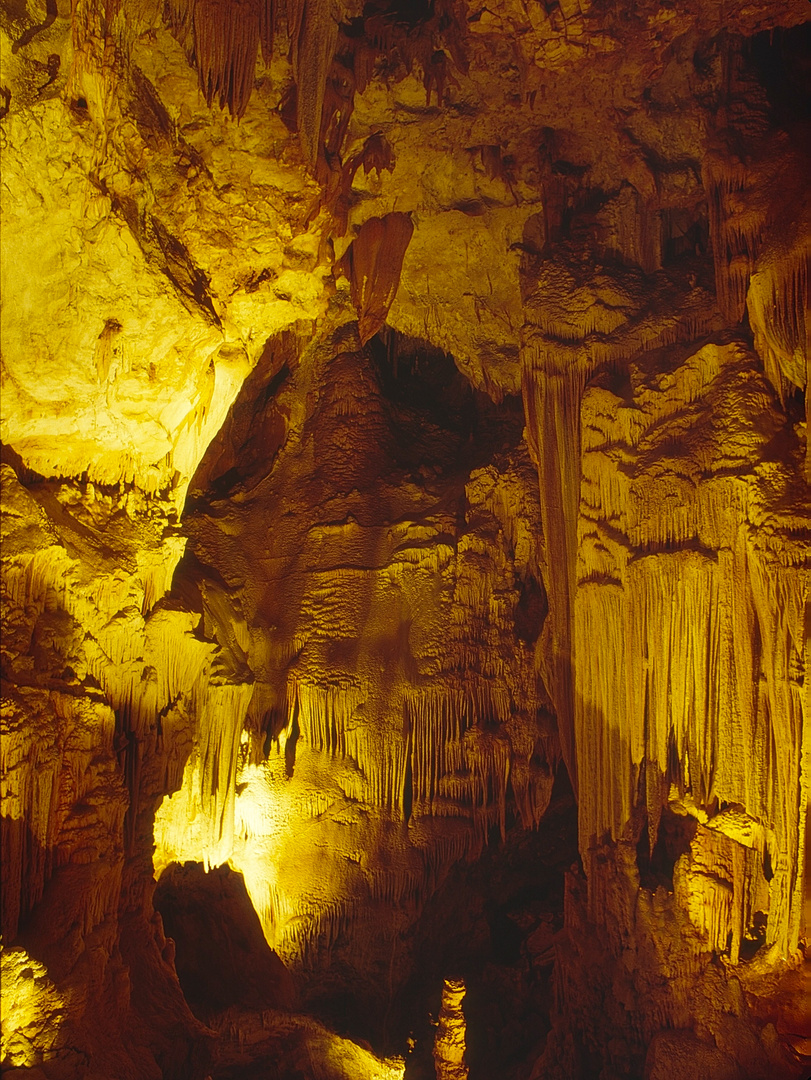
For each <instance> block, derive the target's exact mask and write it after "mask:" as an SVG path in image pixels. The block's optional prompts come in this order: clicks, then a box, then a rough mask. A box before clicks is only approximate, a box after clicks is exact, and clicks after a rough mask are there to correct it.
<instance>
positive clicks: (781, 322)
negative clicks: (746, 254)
mask: <svg viewBox="0 0 811 1080" xmlns="http://www.w3.org/2000/svg"><path fill="white" fill-rule="evenodd" d="M764 261H765V260H764ZM808 264H809V252H808V250H802V249H801V250H800V251H798V252H792V253H791V256H790V257H788V258H780V259H777V258H772V259H769V260H768V261H765V265H762V264H761V263H759V264H758V269H757V271H756V272H755V273H753V274H752V277H751V279H750V286H749V291H748V293H747V296H746V306H747V309H748V312H749V325H750V326H751V328H752V333H753V334H754V338H755V349H756V350H757V353H758V355H759V356H760V358H761V360H762V361H763V366H764V368H765V370H766V374H767V375H768V377H769V379H770V380H771V382H772V384H773V386H774V388H775V389H776V390H777V392H778V394H779V395H780V399H781V401H783V402H785V400H786V398H787V396H788V393H789V390H790V388H791V387H792V386H797V387H800V388H801V389H802V388H805V387H806V385H807V382H808V356H809V354H811V346H810V345H809V325H808V322H809V320H808V312H809V309H811V293H810V292H809V267H808Z"/></svg>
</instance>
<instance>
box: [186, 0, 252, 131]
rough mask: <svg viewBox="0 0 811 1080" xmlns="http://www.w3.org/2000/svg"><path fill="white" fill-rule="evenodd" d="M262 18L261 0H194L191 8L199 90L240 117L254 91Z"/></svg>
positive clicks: (208, 100)
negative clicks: (260, 20) (260, 21)
mask: <svg viewBox="0 0 811 1080" xmlns="http://www.w3.org/2000/svg"><path fill="white" fill-rule="evenodd" d="M259 19H260V0H195V3H194V8H193V11H192V20H193V26H194V53H195V60H196V63H197V70H198V73H199V75H200V89H201V90H202V92H203V96H204V97H205V99H206V103H207V104H208V105H211V104H212V102H213V101H214V100H215V99H216V100H217V102H218V104H219V106H220V108H221V109H224V108H226V106H227V107H228V110H229V112H230V113H231V115H232V116H235V117H237V118H239V117H241V116H242V115H243V114H244V112H245V110H246V108H247V107H248V101H249V100H250V96H251V92H252V90H253V80H254V70H255V68H256V55H257V50H258V47H259Z"/></svg>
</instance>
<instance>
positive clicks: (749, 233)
mask: <svg viewBox="0 0 811 1080" xmlns="http://www.w3.org/2000/svg"><path fill="white" fill-rule="evenodd" d="M703 180H704V188H705V190H706V192H707V203H708V207H709V219H710V240H711V242H712V251H713V258H714V262H715V287H716V292H717V294H718V306H719V307H720V309H721V312H722V313H723V315H724V317H725V318H726V319H727V320H728V321H729V323H730V324H731V325H733V326H735V325H737V324H738V323H739V322H740V321H741V319H742V318H743V314H744V311H745V310H746V293H747V290H748V288H749V278H750V275H751V274H752V271H753V270H754V268H755V262H756V259H757V257H758V254H759V252H760V249H761V246H762V244H763V238H764V234H765V231H766V229H767V227H768V225H769V221H768V220H767V218H766V217H765V215H764V213H763V212H762V210H761V209H760V208H759V207H756V206H752V207H750V206H748V205H747V195H748V193H749V191H750V189H751V188H752V186H753V184H754V177H753V176H752V175H751V174H750V172H749V171H748V170H747V169H746V167H745V166H744V165H741V164H731V163H730V162H728V161H726V160H723V161H713V160H710V159H707V160H706V161H705V163H704V168H703Z"/></svg>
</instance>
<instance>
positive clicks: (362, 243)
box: [340, 212, 414, 345]
mask: <svg viewBox="0 0 811 1080" xmlns="http://www.w3.org/2000/svg"><path fill="white" fill-rule="evenodd" d="M413 232H414V226H413V224H412V222H411V218H410V216H409V215H408V214H402V213H399V212H396V213H392V214H386V216H385V217H383V218H378V217H372V218H368V219H367V220H366V221H365V222H364V223H363V225H362V226H361V229H360V232H359V233H358V235H357V236H356V237H355V239H354V240H353V241H352V243H351V244H350V245H349V247H348V248H347V250H346V253H345V254H344V257H343V259H342V260H341V263H340V270H341V272H342V273H343V274H344V275H345V276H346V277H347V278H348V279H349V283H350V288H351V294H352V303H353V305H354V307H355V310H356V311H357V313H358V332H359V334H360V340H361V343H362V344H364V345H365V344H366V342H367V341H368V340H369V339H370V338H371V337H374V335H375V334H376V333H377V332H378V330H379V329H380V328H381V326H382V325H383V323H384V322H385V321H386V316H387V315H388V313H389V308H390V307H391V305H392V303H393V302H394V297H395V296H396V295H397V289H398V287H399V284H400V273H401V271H402V267H403V259H404V258H405V253H406V250H407V248H408V245H409V243H410V241H411V237H412V235H413Z"/></svg>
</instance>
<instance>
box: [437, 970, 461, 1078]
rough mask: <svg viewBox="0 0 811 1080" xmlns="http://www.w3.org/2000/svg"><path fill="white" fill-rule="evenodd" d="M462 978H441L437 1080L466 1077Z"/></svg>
mask: <svg viewBox="0 0 811 1080" xmlns="http://www.w3.org/2000/svg"><path fill="white" fill-rule="evenodd" d="M465 993H466V987H465V982H464V979H445V982H444V985H443V987H442V1007H441V1009H440V1010H439V1019H438V1023H437V1031H436V1040H435V1042H434V1062H435V1064H436V1077H437V1080H467V1077H468V1075H469V1070H468V1067H467V1064H466V1062H465V1049H466V1047H465V1026H466V1025H465V1014H464V1011H463V1009H462V1002H463V1001H464V999H465Z"/></svg>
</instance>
